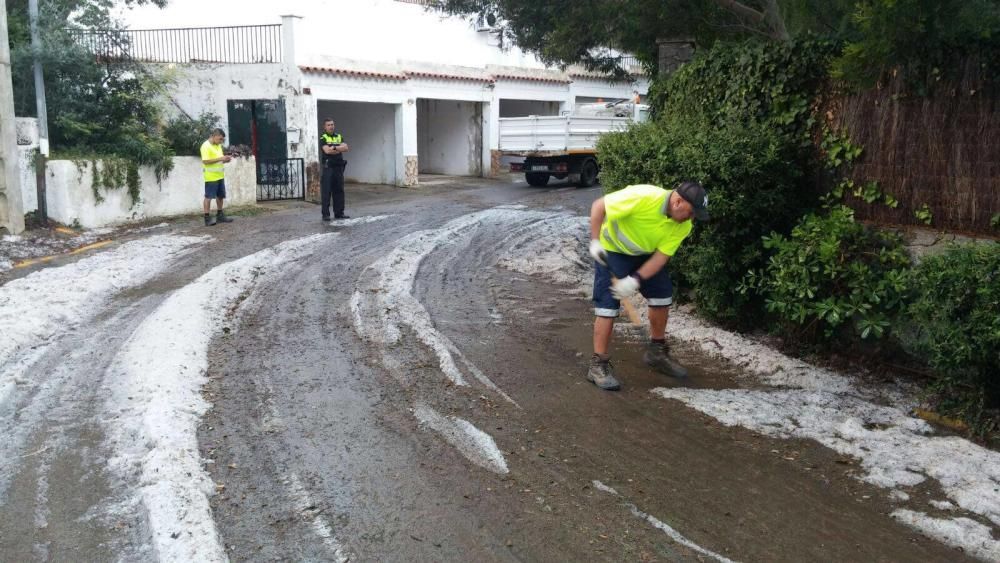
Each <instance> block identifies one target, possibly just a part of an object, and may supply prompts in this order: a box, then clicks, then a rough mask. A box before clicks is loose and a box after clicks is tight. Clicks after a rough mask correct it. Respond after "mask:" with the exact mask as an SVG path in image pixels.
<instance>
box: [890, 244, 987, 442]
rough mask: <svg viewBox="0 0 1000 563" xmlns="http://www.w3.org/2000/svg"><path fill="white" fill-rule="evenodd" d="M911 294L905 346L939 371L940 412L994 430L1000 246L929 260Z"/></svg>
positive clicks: (960, 249) (965, 248) (917, 271)
mask: <svg viewBox="0 0 1000 563" xmlns="http://www.w3.org/2000/svg"><path fill="white" fill-rule="evenodd" d="M911 290H912V302H911V303H910V305H909V307H908V309H907V321H908V324H909V325H910V326H911V328H912V333H909V334H907V335H906V338H905V339H904V344H905V345H906V346H907V347H908V348H909V349H910V350H911V351H912V352H914V353H915V354H917V355H918V356H920V357H921V358H923V359H924V360H926V361H927V362H928V363H929V364H930V366H931V367H932V368H933V369H934V370H935V372H936V374H937V378H936V379H935V381H934V383H933V385H932V389H933V390H934V391H936V392H937V393H938V396H939V398H940V401H941V405H940V407H941V408H940V410H942V411H944V412H946V413H948V414H957V415H958V416H961V417H963V418H965V419H966V420H968V421H970V422H971V423H973V425H974V427H975V428H977V429H978V430H980V431H983V430H988V429H989V428H985V429H984V428H983V426H984V425H989V424H993V425H995V421H996V420H997V416H996V415H997V412H996V411H997V409H1000V243H997V242H993V243H987V244H971V245H961V246H958V245H956V246H955V247H953V248H951V249H949V250H948V251H947V252H945V253H944V254H941V255H938V256H933V257H929V258H926V259H925V260H924V261H923V262H921V263H920V264H919V265H918V266H917V267H916V268H914V270H913V272H912V274H911ZM991 411H992V416H990V413H991ZM989 420H993V421H994V422H988V421H989Z"/></svg>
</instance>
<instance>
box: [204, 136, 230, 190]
mask: <svg viewBox="0 0 1000 563" xmlns="http://www.w3.org/2000/svg"><path fill="white" fill-rule="evenodd" d="M222 156H223V154H222V144H221V143H220V144H218V145H213V144H212V141H205V142H204V143H202V144H201V160H202V163H204V162H205V161H206V160H213V159H216V158H222ZM203 166H204V168H203V169H202V171H203V174H204V176H205V181H206V182H217V181H219V180H222V179H223V178H225V177H226V171H225V167H223V165H222V162H216V163H215V164H203Z"/></svg>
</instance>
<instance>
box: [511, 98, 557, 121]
mask: <svg viewBox="0 0 1000 563" xmlns="http://www.w3.org/2000/svg"><path fill="white" fill-rule="evenodd" d="M560 105H561V104H560V103H559V102H545V101H540V100H507V99H504V100H500V117H527V116H529V115H559V107H560Z"/></svg>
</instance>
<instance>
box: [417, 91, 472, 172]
mask: <svg viewBox="0 0 1000 563" xmlns="http://www.w3.org/2000/svg"><path fill="white" fill-rule="evenodd" d="M482 120H483V114H482V106H481V104H477V103H475V102H461V101H455V100H428V99H424V98H421V99H418V100H417V156H418V158H419V163H420V172H421V173H423V174H447V175H452V176H479V175H481V174H482V166H483V163H482V146H483V128H482Z"/></svg>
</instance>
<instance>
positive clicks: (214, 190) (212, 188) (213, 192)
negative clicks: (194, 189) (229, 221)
mask: <svg viewBox="0 0 1000 563" xmlns="http://www.w3.org/2000/svg"><path fill="white" fill-rule="evenodd" d="M215 198H222V199H225V198H226V181H225V180H216V181H214V182H205V199H215Z"/></svg>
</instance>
